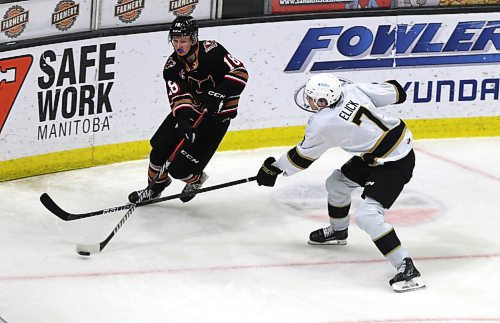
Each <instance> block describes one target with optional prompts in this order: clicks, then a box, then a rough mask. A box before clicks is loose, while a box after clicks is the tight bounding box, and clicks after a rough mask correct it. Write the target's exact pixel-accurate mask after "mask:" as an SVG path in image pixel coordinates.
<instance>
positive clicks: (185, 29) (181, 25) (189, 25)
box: [168, 16, 198, 43]
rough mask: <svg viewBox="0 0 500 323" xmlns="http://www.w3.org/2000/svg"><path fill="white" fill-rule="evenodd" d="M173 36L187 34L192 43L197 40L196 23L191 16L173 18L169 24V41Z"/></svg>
mask: <svg viewBox="0 0 500 323" xmlns="http://www.w3.org/2000/svg"><path fill="white" fill-rule="evenodd" d="M173 36H189V37H190V38H191V40H192V41H193V43H196V42H197V41H198V23H197V22H196V20H195V19H194V18H193V17H191V16H179V17H177V18H175V20H174V21H172V24H171V25H170V32H169V34H168V39H169V41H172V37H173Z"/></svg>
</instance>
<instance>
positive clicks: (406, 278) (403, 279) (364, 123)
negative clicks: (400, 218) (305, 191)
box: [257, 73, 425, 292]
mask: <svg viewBox="0 0 500 323" xmlns="http://www.w3.org/2000/svg"><path fill="white" fill-rule="evenodd" d="M405 100H406V93H405V91H404V89H403V88H402V86H401V85H400V84H399V83H398V82H397V81H394V80H391V81H386V82H384V83H371V84H369V83H357V84H344V85H343V84H342V82H340V80H339V79H338V78H337V77H336V76H335V75H333V74H330V73H325V74H317V75H314V76H312V77H311V78H310V79H309V80H308V82H307V83H306V86H305V89H304V102H307V106H306V107H307V108H308V109H310V110H311V111H313V112H316V113H315V114H314V115H313V116H312V117H311V118H310V119H309V122H308V124H307V127H306V131H305V136H304V139H303V140H302V141H301V142H300V143H298V144H297V145H296V146H295V147H293V148H292V149H290V150H289V151H288V152H287V153H286V154H283V155H282V156H281V157H280V158H278V160H275V158H274V157H268V158H267V159H266V160H265V161H264V163H263V165H262V167H261V168H260V170H259V172H258V174H257V183H258V184H259V185H265V186H274V184H275V182H276V178H277V176H278V175H279V174H281V173H283V175H284V176H291V175H293V174H295V173H297V172H299V171H301V170H304V169H306V168H308V167H309V166H310V165H311V164H312V163H313V162H314V161H315V160H316V159H318V158H319V157H320V156H321V155H322V154H323V153H324V152H326V151H327V150H328V149H330V148H333V147H341V148H342V149H344V150H345V151H347V152H349V153H351V154H353V155H354V156H353V157H352V158H351V159H350V160H349V161H347V162H346V163H345V164H344V165H343V166H342V167H341V169H340V170H339V169H336V170H334V171H333V173H332V174H331V175H330V176H329V177H328V178H327V180H326V189H327V191H328V214H329V217H330V226H328V227H326V228H324V229H319V230H316V231H313V232H311V234H310V237H309V244H311V245H327V244H328V245H345V244H346V240H347V235H348V234H347V232H348V226H349V220H350V219H349V218H350V214H349V209H350V206H351V193H352V191H353V190H354V189H355V188H357V187H364V190H363V193H362V195H361V196H362V198H363V202H362V203H361V205H360V206H359V207H358V209H357V210H356V214H355V220H356V223H357V224H358V226H359V227H360V228H361V229H363V230H364V231H366V232H367V233H368V234H369V235H370V237H371V239H372V240H373V242H374V243H375V245H376V247H377V248H378V249H379V250H380V252H381V253H382V254H383V255H384V256H385V257H386V258H387V259H388V260H389V261H390V263H391V264H392V265H393V266H394V267H395V268H396V269H397V274H396V275H395V276H394V278H392V279H391V280H390V281H389V283H390V285H391V286H392V288H393V289H394V290H395V291H396V292H405V291H410V290H415V289H418V288H422V287H425V283H424V282H423V280H422V279H421V277H420V273H419V272H418V270H417V269H416V268H415V265H414V264H413V261H412V259H411V258H410V256H409V253H408V251H407V250H406V249H405V248H404V247H403V246H402V245H401V242H400V240H399V238H398V236H397V235H396V232H395V231H394V228H393V227H392V225H390V224H389V223H387V222H386V221H385V219H384V212H385V210H386V209H389V208H390V207H391V205H392V204H393V203H394V201H395V200H396V198H397V197H398V196H399V194H400V193H401V191H402V190H403V187H404V185H405V184H406V183H408V182H409V181H410V179H411V177H412V173H413V168H414V167H415V154H414V152H413V137H412V133H411V131H410V130H409V129H408V128H407V126H406V124H405V123H404V122H403V120H401V119H399V118H395V117H390V116H385V115H382V114H379V113H378V112H377V111H376V108H377V107H381V106H385V105H389V104H398V103H402V102H404V101H405Z"/></svg>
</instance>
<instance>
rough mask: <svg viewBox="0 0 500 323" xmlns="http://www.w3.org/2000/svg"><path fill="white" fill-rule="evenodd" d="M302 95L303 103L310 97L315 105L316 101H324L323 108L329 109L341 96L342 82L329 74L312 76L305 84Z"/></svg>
mask: <svg viewBox="0 0 500 323" xmlns="http://www.w3.org/2000/svg"><path fill="white" fill-rule="evenodd" d="M304 95H305V97H304V99H305V100H304V101H305V102H307V100H306V99H307V97H310V98H311V99H312V100H313V102H314V103H315V104H316V105H318V101H320V100H325V101H326V106H325V107H331V106H333V105H335V103H337V102H338V101H339V99H340V97H341V96H342V82H341V81H340V80H339V78H338V77H336V76H335V75H333V74H330V73H323V74H316V75H313V76H312V77H311V78H310V79H309V80H308V81H307V83H306V87H305V89H304ZM318 107H319V106H318ZM322 107H323V106H321V107H319V108H322Z"/></svg>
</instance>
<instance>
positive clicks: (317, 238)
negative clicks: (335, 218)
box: [307, 226, 347, 245]
mask: <svg viewBox="0 0 500 323" xmlns="http://www.w3.org/2000/svg"><path fill="white" fill-rule="evenodd" d="M307 243H308V244H311V245H329V244H331V245H345V244H347V229H344V230H340V231H335V230H334V229H333V227H332V226H329V227H327V228H323V229H319V230H316V231H313V232H311V234H310V235H309V241H308V242H307Z"/></svg>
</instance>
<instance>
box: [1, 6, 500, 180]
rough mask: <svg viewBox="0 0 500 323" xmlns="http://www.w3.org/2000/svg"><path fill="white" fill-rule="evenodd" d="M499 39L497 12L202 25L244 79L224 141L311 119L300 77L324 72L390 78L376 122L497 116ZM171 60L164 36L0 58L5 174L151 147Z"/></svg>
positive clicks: (355, 78) (165, 106) (164, 105)
mask: <svg viewBox="0 0 500 323" xmlns="http://www.w3.org/2000/svg"><path fill="white" fill-rule="evenodd" d="M269 30H272V31H273V33H270V32H269ZM499 31H500V27H499V25H498V13H480V14H460V15H446V16H440V15H435V16H434V15H432V16H399V17H366V18H348V19H347V18H346V19H338V18H337V19H318V20H310V21H291V22H273V23H260V24H250V25H238V26H220V27H210V28H201V29H200V39H201V40H204V39H208V40H210V39H215V40H217V41H218V42H220V43H221V44H223V45H224V47H225V48H226V49H227V50H228V51H229V52H230V53H231V54H232V55H233V56H234V57H235V58H237V59H238V60H240V61H242V62H243V63H244V64H245V66H246V68H247V70H248V71H249V75H250V76H249V80H248V83H247V86H246V88H245V90H244V91H243V93H242V95H241V99H240V103H239V108H238V116H237V117H236V118H235V119H234V120H233V121H232V122H231V126H230V128H229V132H230V133H229V134H228V135H231V133H238V132H241V131H243V132H244V131H246V130H252V131H253V130H263V129H269V128H286V127H293V126H303V125H305V124H306V123H307V119H308V117H309V116H310V115H309V114H308V113H307V112H305V111H303V110H301V109H299V107H298V106H297V102H300V100H301V99H302V90H303V86H304V84H305V82H306V81H307V79H308V78H309V77H310V76H311V75H312V74H314V73H324V72H332V73H335V74H336V75H337V76H338V77H339V78H341V79H342V80H344V81H346V82H383V81H385V80H391V79H394V80H397V81H398V82H399V83H400V84H401V85H402V86H403V87H404V89H405V90H406V92H407V94H408V98H407V100H406V102H405V103H403V104H400V105H390V106H386V107H383V108H381V113H387V114H391V115H398V116H399V117H400V118H402V119H405V120H415V121H419V120H424V121H425V120H431V119H432V120H440V124H446V123H445V122H441V120H448V119H450V118H462V119H464V120H468V119H469V118H475V117H486V118H488V117H490V118H495V117H498V116H499V113H498V108H499V106H500V102H499V89H500V75H499V74H498V66H499V63H500V32H499ZM171 53H172V47H171V46H170V45H169V44H168V32H166V31H162V32H149V33H142V34H131V35H122V36H109V37H102V38H95V39H85V40H80V41H73V42H67V43H58V44H48V45H43V46H38V47H32V48H28V49H17V50H14V51H10V52H2V53H0V125H1V129H0V142H1V145H0V169H6V168H8V167H6V166H5V164H2V163H3V162H4V161H10V160H16V159H19V158H23V157H29V156H38V155H43V154H49V153H56V152H67V151H77V150H79V149H89V148H90V149H94V148H96V147H104V146H105V147H109V145H118V144H122V143H133V142H139V141H147V140H149V139H150V138H151V136H152V135H153V134H154V132H155V131H156V129H157V128H158V127H159V125H160V124H161V122H162V121H163V119H164V118H165V117H166V116H167V114H168V113H169V112H170V106H169V103H168V99H167V96H166V88H165V82H164V80H163V78H162V72H163V68H164V65H165V62H166V60H167V58H168V56H169V55H170V54H171ZM464 124H465V125H466V122H464ZM447 127H448V129H450V127H453V125H452V124H451V123H449V124H447ZM438 130H439V131H442V132H443V133H445V132H446V127H445V126H442V127H439V129H438ZM247 139H248V140H253V139H252V138H247ZM247 139H245V140H243V141H241V143H240V146H238V147H235V149H236V148H238V149H244V148H245V147H246V146H245V143H246V140H247ZM146 145H147V143H146ZM119 149H121V151H120V153H123V155H124V156H127V149H128V148H127V149H126V148H122V146H120V147H119ZM103 150H104V152H103V154H110V151H111V150H109V149H108V148H106V149H103ZM114 153H116V151H114ZM105 157H107V156H105ZM87 158H89V159H90V160H93V159H94V158H96V155H95V153H94V152H93V151H89V154H88V156H87ZM115 161H116V160H115ZM25 166H26V167H27V166H29V165H25V164H23V167H25ZM12 169H15V168H14V167H12ZM0 175H1V174H0Z"/></svg>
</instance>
